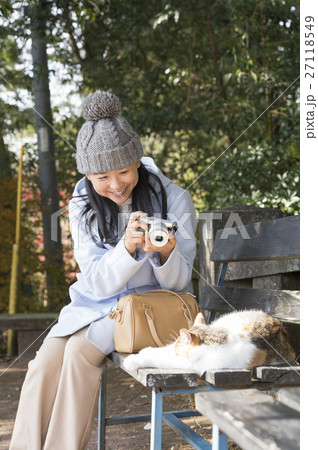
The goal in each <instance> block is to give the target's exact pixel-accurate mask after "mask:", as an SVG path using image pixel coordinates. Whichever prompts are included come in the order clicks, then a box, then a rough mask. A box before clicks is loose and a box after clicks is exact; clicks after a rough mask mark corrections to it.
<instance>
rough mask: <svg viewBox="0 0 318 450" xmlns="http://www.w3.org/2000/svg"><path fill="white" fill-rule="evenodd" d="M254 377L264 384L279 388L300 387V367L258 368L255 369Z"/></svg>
mask: <svg viewBox="0 0 318 450" xmlns="http://www.w3.org/2000/svg"><path fill="white" fill-rule="evenodd" d="M253 377H254V378H256V379H258V380H259V381H262V382H264V383H275V385H277V386H284V385H285V386H286V385H299V383H300V367H299V366H284V367H280V366H277V367H275V366H258V367H254V368H253Z"/></svg>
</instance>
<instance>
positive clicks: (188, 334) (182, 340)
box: [174, 313, 206, 358]
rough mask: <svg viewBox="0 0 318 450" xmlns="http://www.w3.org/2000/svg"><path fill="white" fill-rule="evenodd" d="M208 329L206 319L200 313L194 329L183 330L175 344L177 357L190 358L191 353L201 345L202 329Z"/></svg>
mask: <svg viewBox="0 0 318 450" xmlns="http://www.w3.org/2000/svg"><path fill="white" fill-rule="evenodd" d="M201 327H202V328H203V327H206V325H205V320H204V317H203V315H202V314H201V313H199V314H198V315H197V316H196V318H195V321H194V324H193V327H192V328H190V330H187V329H185V328H181V330H180V335H179V337H178V339H177V340H176V342H175V344H174V351H175V353H176V355H178V356H183V357H185V358H188V356H189V352H190V351H191V350H192V349H193V347H197V346H198V345H200V343H201V339H200V328H201Z"/></svg>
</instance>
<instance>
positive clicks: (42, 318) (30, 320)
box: [0, 313, 58, 330]
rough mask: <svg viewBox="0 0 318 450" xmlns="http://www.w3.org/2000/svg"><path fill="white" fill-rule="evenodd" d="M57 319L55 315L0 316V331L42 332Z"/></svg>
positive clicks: (19, 314)
mask: <svg viewBox="0 0 318 450" xmlns="http://www.w3.org/2000/svg"><path fill="white" fill-rule="evenodd" d="M57 318H58V314H57V313H27V314H22V313H17V314H1V316H0V330H9V329H11V330H44V329H46V328H47V327H49V326H50V325H51V324H52V323H53V322H55V321H57Z"/></svg>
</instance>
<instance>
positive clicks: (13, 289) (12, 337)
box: [8, 145, 24, 356]
mask: <svg viewBox="0 0 318 450" xmlns="http://www.w3.org/2000/svg"><path fill="white" fill-rule="evenodd" d="M23 152H24V145H22V147H21V154H20V160H19V171H18V189H17V218H16V225H15V243H14V244H13V247H12V263H11V279H10V297H9V314H15V313H16V312H17V309H18V289H19V259H20V229H21V192H22V158H23ZM16 340H17V338H16V332H14V330H9V331H8V355H10V356H13V355H15V354H16V353H17V344H16Z"/></svg>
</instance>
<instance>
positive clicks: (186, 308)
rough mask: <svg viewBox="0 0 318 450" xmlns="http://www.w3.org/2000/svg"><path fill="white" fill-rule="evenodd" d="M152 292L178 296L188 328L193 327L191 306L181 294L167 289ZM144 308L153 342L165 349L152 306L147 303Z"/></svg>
mask: <svg viewBox="0 0 318 450" xmlns="http://www.w3.org/2000/svg"><path fill="white" fill-rule="evenodd" d="M152 292H168V293H169V294H174V295H176V296H177V297H178V298H179V299H180V300H181V302H182V308H183V313H184V316H185V318H186V321H187V323H188V328H191V327H192V325H193V320H192V316H191V312H190V309H189V306H188V305H187V302H185V301H184V300H183V298H182V297H181V296H180V295H179V294H177V293H176V292H173V291H169V290H167V289H161V290H159V289H158V290H153V291H152ZM142 306H143V308H144V312H145V316H146V319H147V322H148V327H149V330H150V333H151V336H152V338H153V340H154V341H155V343H156V345H157V346H158V347H163V346H164V345H165V344H163V342H162V341H161V340H160V338H159V336H158V334H157V331H156V327H155V323H154V316H153V311H152V308H151V306H150V305H147V304H146V303H143V304H142Z"/></svg>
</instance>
